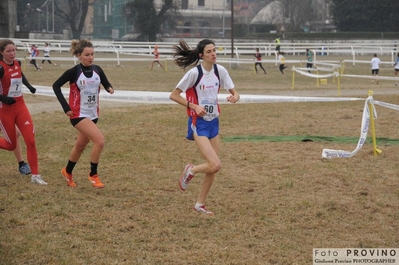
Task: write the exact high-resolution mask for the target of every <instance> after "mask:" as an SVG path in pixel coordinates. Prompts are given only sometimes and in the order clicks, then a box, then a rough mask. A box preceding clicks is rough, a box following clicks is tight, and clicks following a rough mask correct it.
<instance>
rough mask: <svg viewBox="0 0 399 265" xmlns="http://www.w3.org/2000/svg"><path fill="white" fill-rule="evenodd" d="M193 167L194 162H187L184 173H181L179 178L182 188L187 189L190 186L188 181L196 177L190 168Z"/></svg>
mask: <svg viewBox="0 0 399 265" xmlns="http://www.w3.org/2000/svg"><path fill="white" fill-rule="evenodd" d="M193 167H194V165H193V164H187V165H186V167H185V168H184V171H183V174H182V175H181V177H180V180H179V186H180V189H181V190H186V189H187V188H188V183H189V182H190V180H191V179H192V178H193V177H194V175H191V174H190V169H192V168H193Z"/></svg>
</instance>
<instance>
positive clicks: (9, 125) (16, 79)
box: [0, 39, 47, 185]
mask: <svg viewBox="0 0 399 265" xmlns="http://www.w3.org/2000/svg"><path fill="white" fill-rule="evenodd" d="M15 56H16V46H15V44H14V42H13V41H11V40H9V39H3V40H1V41H0V128H1V131H2V132H3V138H0V148H1V149H6V150H8V151H13V150H15V148H16V147H17V132H16V127H15V126H17V127H18V129H19V130H20V131H21V134H22V136H23V138H24V140H25V144H26V149H27V156H28V162H29V164H30V166H31V171H32V177H31V181H32V182H33V183H37V184H40V185H47V183H46V182H45V181H44V180H42V177H41V175H40V174H39V165H38V158H37V149H36V142H35V130H34V126H33V122H32V118H31V116H30V113H29V110H28V108H27V107H26V104H25V101H24V98H23V95H22V84H24V85H25V86H26V87H27V88H28V89H29V90H30V91H31V92H32V93H35V92H36V89H35V88H34V87H33V86H32V85H31V84H29V82H28V80H27V79H26V77H25V76H24V74H23V73H22V71H21V62H20V61H18V60H16V59H15Z"/></svg>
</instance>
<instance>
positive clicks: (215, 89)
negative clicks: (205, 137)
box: [176, 64, 234, 120]
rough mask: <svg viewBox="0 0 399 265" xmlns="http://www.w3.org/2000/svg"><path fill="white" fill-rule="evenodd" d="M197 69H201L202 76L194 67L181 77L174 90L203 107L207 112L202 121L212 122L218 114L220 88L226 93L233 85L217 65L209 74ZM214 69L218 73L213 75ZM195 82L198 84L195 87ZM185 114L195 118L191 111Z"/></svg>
mask: <svg viewBox="0 0 399 265" xmlns="http://www.w3.org/2000/svg"><path fill="white" fill-rule="evenodd" d="M199 67H201V69H202V76H199V75H200V72H199V70H198V68H197V67H194V68H192V69H190V71H188V72H187V73H186V74H185V75H184V76H183V78H182V79H181V80H180V82H179V83H178V84H177V86H176V88H178V89H180V90H181V91H183V92H185V93H186V99H187V100H188V101H190V102H192V103H194V104H197V105H200V106H202V107H204V109H205V110H206V111H207V114H206V115H205V116H204V117H203V118H204V120H212V119H214V118H216V117H218V116H219V114H220V107H219V103H218V93H219V90H220V87H222V88H224V89H225V90H227V91H228V90H230V89H233V88H234V83H233V80H232V79H231V77H230V76H229V74H228V72H227V70H226V68H224V67H223V66H221V65H219V64H216V65H214V67H212V70H211V71H209V72H208V71H206V70H205V69H204V68H203V67H202V65H200V66H199ZM215 67H216V70H217V72H218V73H215ZM198 78H199V80H198ZM197 81H198V83H197V85H195V84H196V82H197ZM194 86H195V87H194ZM187 114H188V116H197V114H196V113H195V111H194V110H192V109H187Z"/></svg>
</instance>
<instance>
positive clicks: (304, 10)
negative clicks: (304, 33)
mask: <svg viewBox="0 0 399 265" xmlns="http://www.w3.org/2000/svg"><path fill="white" fill-rule="evenodd" d="M281 2H282V3H283V5H284V17H285V23H286V26H287V29H289V30H292V31H296V30H301V29H302V27H303V26H304V25H305V24H306V22H308V21H312V20H314V19H315V18H316V13H315V9H314V8H313V6H314V2H316V1H314V0H282V1H281Z"/></svg>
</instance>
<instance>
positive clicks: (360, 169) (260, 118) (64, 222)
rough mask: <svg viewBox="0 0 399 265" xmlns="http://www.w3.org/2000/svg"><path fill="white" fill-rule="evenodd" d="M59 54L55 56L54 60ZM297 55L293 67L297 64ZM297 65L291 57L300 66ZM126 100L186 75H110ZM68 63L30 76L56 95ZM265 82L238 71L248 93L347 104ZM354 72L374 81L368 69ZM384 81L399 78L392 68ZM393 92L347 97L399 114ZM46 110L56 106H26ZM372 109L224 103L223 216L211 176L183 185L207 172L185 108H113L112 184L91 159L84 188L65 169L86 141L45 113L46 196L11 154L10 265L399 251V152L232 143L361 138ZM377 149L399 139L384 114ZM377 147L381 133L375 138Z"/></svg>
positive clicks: (57, 115) (1, 185) (4, 162)
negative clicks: (205, 191)
mask: <svg viewBox="0 0 399 265" xmlns="http://www.w3.org/2000/svg"><path fill="white" fill-rule="evenodd" d="M54 56H55V55H54ZM287 57H288V56H287ZM287 59H288V58H287ZM101 65H103V68H104V69H105V72H106V73H107V75H108V77H109V79H110V81H111V83H112V84H113V85H114V88H115V89H124V90H147V91H171V90H172V89H173V87H174V86H175V84H176V83H177V81H178V80H179V78H180V77H181V76H182V74H183V72H182V71H181V70H178V69H176V68H174V67H172V66H170V68H169V71H168V72H162V71H161V69H160V68H156V69H155V71H153V72H150V71H149V70H148V69H149V63H148V64H145V63H143V64H141V65H138V64H137V65H136V64H133V65H129V66H128V65H126V66H124V65H123V66H121V67H118V68H116V67H114V66H112V65H108V64H101ZM67 67H69V66H67V65H62V64H61V66H57V67H50V66H48V65H45V69H44V70H43V71H41V72H34V71H33V69H32V67H27V68H26V69H25V74H26V75H27V77H28V79H29V80H30V81H31V83H32V84H36V85H47V86H50V85H51V84H52V82H54V80H55V78H56V77H57V76H59V75H60V74H61V73H62V72H63V71H64V70H65V69H67ZM266 69H267V71H268V74H267V75H266V76H265V75H263V74H258V75H254V74H253V73H252V69H251V67H250V66H246V67H244V66H240V67H239V68H238V69H232V70H230V73H231V75H232V77H233V79H234V81H235V83H236V86H237V90H238V91H239V92H240V93H242V94H251V93H254V94H271V95H274V94H288V95H289V94H296V95H297V94H301V95H304V96H306V95H312V96H313V95H336V92H337V90H336V85H335V84H328V85H325V86H321V87H320V88H316V83H315V81H314V80H313V79H308V78H304V77H298V78H297V83H296V84H297V86H296V88H295V90H294V91H293V90H291V75H290V71H286V73H287V75H285V76H282V75H281V74H280V73H279V72H278V70H277V68H276V67H275V66H274V65H273V66H272V65H267V68H266ZM347 71H351V73H357V74H369V70H368V68H367V67H366V66H361V65H358V66H356V67H350V66H347ZM381 72H382V73H381V75H392V73H391V69H388V68H387V69H383V70H382V71H381ZM392 88H393V82H389V81H385V82H381V84H380V85H379V86H378V87H377V86H376V85H373V86H372V85H371V84H370V82H369V80H364V79H356V80H355V79H353V80H352V79H348V78H346V79H344V80H342V89H343V90H342V94H343V96H346V95H351V96H352V95H356V96H360V97H363V98H366V97H367V91H368V90H369V89H373V90H374V94H375V99H378V100H381V101H386V102H391V103H397V102H398V100H399V96H398V95H397V93H392V91H393V89H392ZM25 98H26V101H27V102H28V104H29V107H30V108H31V109H34V108H35V106H36V105H35V104H37V103H35V102H38V101H41V100H43V102H45V104H50V103H53V102H54V101H55V99H53V98H43V97H38V96H31V95H26V97H25ZM363 104H364V102H363V101H358V102H340V103H275V104H241V105H240V104H236V105H230V104H229V105H223V106H222V115H221V138H222V142H221V151H220V157H221V160H222V163H223V168H222V170H221V172H220V173H219V174H218V177H217V180H216V182H215V184H214V186H213V187H212V190H211V192H210V195H209V198H208V202H207V204H208V205H209V208H210V209H211V210H213V211H214V212H215V213H216V215H215V216H214V217H211V218H209V217H206V216H202V215H200V214H198V213H196V212H193V211H192V206H193V204H194V202H195V199H196V197H197V193H198V190H199V185H200V181H201V176H197V177H196V178H194V179H193V181H192V182H191V183H190V187H189V189H188V190H187V191H186V192H181V191H180V190H179V188H178V184H177V180H178V178H179V176H180V174H181V171H182V169H183V167H184V165H185V164H186V163H187V162H192V163H194V164H196V163H201V162H202V159H201V158H200V156H199V154H198V152H197V150H196V147H195V144H194V143H192V142H188V141H186V140H185V139H184V136H185V130H186V117H185V113H184V109H183V108H182V107H181V106H177V105H156V106H154V105H131V106H126V105H121V106H119V105H118V104H117V103H115V104H114V106H113V107H110V104H104V105H106V106H104V108H103V109H102V111H101V118H100V122H99V127H100V128H101V130H102V132H103V134H104V135H105V138H106V140H107V144H106V147H105V150H104V153H103V155H102V158H101V163H100V166H99V170H100V176H101V177H102V180H103V182H104V184H105V185H106V186H105V188H104V189H102V190H95V189H93V188H92V187H91V186H90V183H89V182H88V180H87V179H86V175H87V173H88V167H89V160H88V155H89V152H88V151H86V152H85V153H84V155H83V156H82V158H81V160H80V161H79V163H78V164H77V166H76V170H75V171H74V176H75V179H76V181H77V182H78V187H77V188H76V189H71V188H69V187H67V186H66V185H65V181H64V180H63V179H62V177H61V175H60V169H61V168H62V167H63V166H64V165H65V163H66V161H67V158H68V154H69V151H70V149H71V148H72V146H73V143H74V139H75V136H76V131H75V130H74V129H73V128H72V127H71V126H70V124H69V122H68V121H67V118H66V117H65V115H64V114H63V113H62V112H61V107H59V109H58V110H57V111H56V112H54V113H53V112H51V113H49V112H44V111H43V112H35V114H33V120H34V123H35V127H36V140H37V145H38V151H39V162H40V167H41V172H42V174H43V175H44V176H45V179H46V180H47V181H48V182H49V185H48V186H46V187H42V186H38V185H33V184H31V183H30V182H29V179H28V177H25V176H20V175H19V174H18V173H17V171H16V162H15V159H14V158H13V155H12V153H11V152H5V151H2V152H0V160H1V164H0V172H1V173H0V175H1V178H0V235H1V237H0V263H1V264H10V265H13V264H18V265H19V264H57V265H58V264H251V265H252V264H311V260H312V248H320V247H326V248H328V247H335V248H339V247H370V248H374V247H396V246H397V245H398V243H399V237H398V233H397V231H398V229H399V223H398V216H399V208H398V203H399V193H398V189H397V187H398V186H399V180H398V178H397V169H398V166H397V160H398V153H399V152H398V148H399V147H398V146H379V148H380V149H382V150H383V152H382V154H381V155H379V156H378V157H375V156H373V152H372V146H371V144H366V145H365V146H364V147H363V148H362V149H361V150H360V151H359V153H358V154H357V155H356V156H354V157H353V158H350V159H333V160H326V159H322V158H321V152H322V149H323V148H333V149H344V150H353V149H354V148H355V146H356V145H355V144H346V143H335V142H266V141H258V142H253V141H243V142H227V141H223V139H225V138H227V137H232V136H255V135H264V136H290V135H317V136H340V137H349V136H351V137H357V136H359V134H360V122H361V117H362V109H363ZM377 111H378V119H377V120H376V130H377V136H378V137H387V138H392V139H397V138H399V136H398V131H397V128H396V126H395V124H397V123H398V119H399V118H398V115H397V112H396V111H393V110H389V109H384V108H381V107H377ZM369 135H370V134H369Z"/></svg>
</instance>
